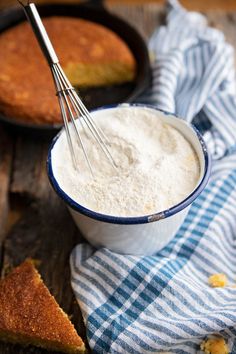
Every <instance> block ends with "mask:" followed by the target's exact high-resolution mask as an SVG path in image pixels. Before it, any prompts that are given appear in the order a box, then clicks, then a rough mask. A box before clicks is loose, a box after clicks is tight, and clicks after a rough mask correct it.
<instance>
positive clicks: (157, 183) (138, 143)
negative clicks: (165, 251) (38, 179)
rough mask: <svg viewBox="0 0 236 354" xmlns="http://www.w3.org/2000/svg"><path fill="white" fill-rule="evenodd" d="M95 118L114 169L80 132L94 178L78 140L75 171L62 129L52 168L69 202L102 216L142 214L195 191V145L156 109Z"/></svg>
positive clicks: (130, 109)
mask: <svg viewBox="0 0 236 354" xmlns="http://www.w3.org/2000/svg"><path fill="white" fill-rule="evenodd" d="M93 117H94V120H95V121H96V122H98V124H99V126H100V127H101V129H102V130H103V132H104V133H105V134H106V136H107V137H108V139H109V142H110V146H109V149H110V151H111V154H112V156H113V158H114V160H115V162H116V164H117V166H118V168H117V171H116V170H115V169H114V168H113V167H112V165H111V164H110V163H109V162H108V160H107V158H106V156H105V155H104V153H103V152H102V150H101V149H100V148H99V146H98V144H97V143H96V142H95V141H94V138H92V137H91V136H90V135H85V134H84V133H83V131H82V137H83V141H84V144H85V147H86V150H87V151H88V156H89V159H90V162H91V165H92V167H93V170H94V175H95V179H93V178H92V177H91V173H90V171H89V168H88V166H87V164H86V160H85V158H84V155H83V153H82V151H81V149H80V148H79V145H78V144H74V145H75V146H76V155H77V158H78V171H76V170H75V169H74V167H73V164H72V161H71V157H70V151H69V148H68V144H67V140H66V135H65V133H62V135H61V136H60V138H59V139H58V140H57V143H56V144H55V146H54V148H53V150H52V167H53V173H54V176H55V178H56V180H57V182H58V184H59V186H60V187H61V189H62V190H63V191H64V192H65V193H67V194H68V195H69V196H70V197H71V198H72V199H73V200H75V201H76V202H78V203H79V204H81V205H83V206H84V207H86V208H88V209H91V210H93V211H96V212H99V213H102V214H108V215H114V216H142V215H147V214H152V213H156V212H159V211H163V210H165V209H168V208H170V207H172V206H174V205H175V204H178V203H179V202H181V201H182V200H183V199H184V198H186V197H187V196H188V195H189V194H190V193H191V192H192V191H193V190H194V189H195V187H196V185H197V183H198V180H199V175H200V167H199V161H198V157H197V155H196V153H195V151H194V149H193V147H192V146H191V144H190V143H189V142H188V141H187V140H186V138H185V137H184V136H183V135H182V134H181V133H180V132H179V131H178V130H176V129H175V128H173V127H171V126H170V125H167V124H166V123H164V122H163V121H162V120H161V119H158V116H157V113H156V112H155V111H154V110H150V109H146V108H141V107H125V108H124V107H122V108H116V109H108V110H106V113H104V111H96V112H94V113H93Z"/></svg>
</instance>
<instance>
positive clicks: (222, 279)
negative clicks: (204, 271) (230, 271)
mask: <svg viewBox="0 0 236 354" xmlns="http://www.w3.org/2000/svg"><path fill="white" fill-rule="evenodd" d="M208 282H209V284H210V285H211V286H212V287H213V288H223V287H224V286H226V285H227V282H228V280H227V277H226V275H225V274H222V273H217V274H213V275H211V276H210V277H209V279H208Z"/></svg>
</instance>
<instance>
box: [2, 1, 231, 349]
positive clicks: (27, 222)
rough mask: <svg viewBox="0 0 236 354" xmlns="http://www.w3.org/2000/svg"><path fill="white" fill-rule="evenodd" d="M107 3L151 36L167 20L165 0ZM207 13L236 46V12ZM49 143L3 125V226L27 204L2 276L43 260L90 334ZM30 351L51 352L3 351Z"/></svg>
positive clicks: (72, 230)
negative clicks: (51, 175)
mask: <svg viewBox="0 0 236 354" xmlns="http://www.w3.org/2000/svg"><path fill="white" fill-rule="evenodd" d="M2 1H3V2H2ZM2 1H1V6H2V4H9V3H10V0H2ZM57 1H58V0H57ZM137 1H138V0H137ZM186 1H187V0H186ZM14 2H15V1H14ZM226 2H227V1H226ZM189 3H190V2H189ZM192 3H194V1H193V2H192ZM205 3H207V2H205ZM216 3H217V2H216ZM224 3H225V2H224ZM235 3H236V2H235ZM195 4H196V1H195ZM199 4H201V1H199ZM106 6H107V8H108V9H109V11H112V12H114V13H116V14H118V15H119V16H121V17H122V18H124V19H125V20H127V21H129V22H130V23H131V24H132V25H133V26H134V27H135V28H136V29H137V30H138V31H139V32H140V33H141V34H142V36H143V37H144V38H145V39H147V38H148V37H149V36H150V34H151V33H152V31H153V30H154V28H156V26H158V25H159V24H160V23H161V22H162V20H163V7H162V6H161V5H159V4H154V3H149V2H148V3H147V2H145V5H144V4H140V3H139V4H138V5H133V4H132V3H127V2H126V3H125V5H124V3H123V4H121V3H120V4H113V3H112V2H109V3H107V5H106ZM199 6H200V5H199ZM206 14H207V17H208V18H209V20H210V22H211V23H212V24H213V25H214V26H216V27H217V28H220V29H221V30H223V31H224V32H225V34H226V37H227V39H228V40H229V41H230V42H231V43H232V44H233V45H234V46H235V47H236V32H235V24H236V12H231V13H228V12H225V11H224V12H223V11H213V10H211V11H207V12H206ZM48 145H49V140H43V141H42V140H41V139H40V138H29V137H28V138H27V137H25V136H23V135H20V134H16V135H15V136H11V135H9V134H8V133H7V132H6V131H5V130H4V129H3V128H2V127H0V208H2V211H3V212H2V214H0V228H1V225H3V227H4V224H6V214H7V212H8V200H9V196H10V197H11V198H10V199H11V200H12V199H14V198H16V199H17V198H20V199H21V200H22V201H24V202H23V203H22V205H24V206H26V207H24V208H23V207H22V210H21V214H20V217H19V220H18V221H17V222H16V224H15V225H14V226H13V227H12V228H9V229H8V230H9V232H8V234H4V233H3V235H2V238H4V241H3V242H1V246H2V250H3V253H2V257H1V258H2V275H3V274H5V273H6V272H7V271H9V269H10V268H12V267H13V266H15V265H17V264H19V263H20V262H21V261H23V260H24V259H25V258H27V257H32V258H35V259H37V260H38V261H39V271H40V273H41V274H42V278H43V279H44V281H45V283H46V285H47V286H48V287H49V290H50V291H51V293H52V294H53V295H54V296H55V297H56V299H57V301H58V302H59V304H60V305H61V306H62V308H63V309H64V310H65V311H66V312H67V313H68V314H69V315H72V321H73V322H74V324H75V326H76V328H77V330H78V333H79V334H80V335H81V336H82V337H83V338H85V327H84V325H83V321H82V317H81V313H80V311H79V307H78V305H77V304H76V303H75V299H74V297H73V294H72V290H71V287H70V270H69V255H70V252H71V250H72V248H73V247H74V245H75V244H77V243H78V242H81V240H82V237H81V235H80V233H79V231H78V229H77V228H76V227H75V225H74V223H73V221H72V219H71V217H70V215H69V213H68V211H67V209H66V207H65V206H64V204H63V203H62V202H61V201H60V200H59V199H58V197H57V196H56V195H55V193H54V191H53V190H52V188H51V187H50V184H49V182H48V179H47V175H46V167H45V164H46V156H47V149H48ZM1 223H2V224H1ZM2 230H3V229H2ZM26 353H27V354H28V353H34V354H36V353H37V354H43V353H47V352H46V351H44V350H41V349H36V348H27V349H24V348H21V347H19V346H13V345H10V344H0V354H26Z"/></svg>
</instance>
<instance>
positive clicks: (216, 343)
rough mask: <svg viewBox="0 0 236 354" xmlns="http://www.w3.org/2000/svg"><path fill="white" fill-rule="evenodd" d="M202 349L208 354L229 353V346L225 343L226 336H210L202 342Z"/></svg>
mask: <svg viewBox="0 0 236 354" xmlns="http://www.w3.org/2000/svg"><path fill="white" fill-rule="evenodd" d="M200 348H201V350H202V351H204V353H206V354H228V353H229V348H228V346H227V344H226V343H225V340H224V338H222V337H215V338H209V339H207V340H205V341H204V342H202V343H201V346H200Z"/></svg>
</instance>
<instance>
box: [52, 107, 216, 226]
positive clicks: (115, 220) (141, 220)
mask: <svg viewBox="0 0 236 354" xmlns="http://www.w3.org/2000/svg"><path fill="white" fill-rule="evenodd" d="M125 105H127V106H138V107H146V108H150V109H155V110H157V111H161V112H162V113H164V114H165V115H171V116H175V117H176V118H179V117H177V116H176V115H175V114H173V113H169V112H166V111H163V110H160V109H158V108H157V107H155V106H152V105H145V104H138V103H136V104H130V103H127V104H124V103H123V104H118V105H109V106H104V107H99V108H97V109H95V110H93V111H91V112H95V111H98V110H101V109H110V108H115V107H119V106H125ZM189 125H190V127H191V128H192V129H193V130H194V132H195V134H196V135H197V137H198V140H199V142H200V145H201V148H202V152H203V156H204V162H205V170H204V174H203V176H202V179H201V181H200V182H199V184H198V185H197V187H196V188H195V189H194V191H193V192H192V193H191V194H189V195H188V197H187V198H185V199H184V200H183V201H182V202H180V203H178V204H176V205H174V206H173V207H171V208H169V209H166V210H164V211H161V212H158V213H154V214H149V215H145V216H136V217H123V216H121V217H119V216H112V215H106V214H101V213H98V212H95V211H93V210H90V209H87V208H85V207H84V206H82V205H81V204H79V203H77V202H76V201H74V200H73V199H72V198H71V197H69V196H68V194H66V193H65V192H64V191H63V190H62V189H61V187H60V186H59V184H58V183H57V181H56V179H55V177H54V174H53V170H52V156H51V151H52V149H53V147H54V145H55V143H56V141H57V139H58V138H59V136H60V134H61V131H60V132H59V133H58V134H57V135H56V136H55V138H54V139H53V141H52V143H51V145H50V147H49V151H48V158H47V173H48V177H49V181H50V183H51V185H52V187H53V189H54V190H55V192H56V193H57V194H58V195H59V197H60V198H61V199H62V200H64V202H65V203H66V204H67V205H68V206H69V207H71V208H72V209H74V210H75V211H77V212H79V213H81V214H83V215H86V216H88V217H90V218H92V219H95V220H99V221H103V222H107V223H112V224H122V225H133V224H145V223H149V222H154V221H157V220H161V219H165V218H168V217H170V216H172V215H174V214H176V213H178V212H179V211H181V210H183V209H185V208H186V207H187V206H188V205H190V204H191V203H192V202H193V201H194V200H195V199H196V198H197V197H198V196H199V194H200V193H201V192H202V191H203V189H204V188H205V186H206V184H207V182H208V180H209V177H210V172H211V159H210V155H209V154H208V151H207V147H206V144H205V142H204V140H203V138H202V136H201V134H200V132H199V131H198V129H197V128H196V127H194V126H193V125H192V124H189Z"/></svg>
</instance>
